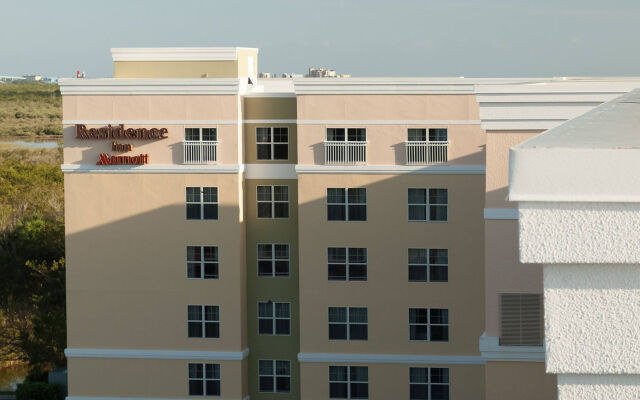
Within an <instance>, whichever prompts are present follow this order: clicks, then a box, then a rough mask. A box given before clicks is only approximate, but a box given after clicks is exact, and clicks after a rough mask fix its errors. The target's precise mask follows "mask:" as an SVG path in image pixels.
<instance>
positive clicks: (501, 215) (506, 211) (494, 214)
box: [484, 208, 518, 219]
mask: <svg viewBox="0 0 640 400" xmlns="http://www.w3.org/2000/svg"><path fill="white" fill-rule="evenodd" d="M484 219H518V209H517V208H485V209H484Z"/></svg>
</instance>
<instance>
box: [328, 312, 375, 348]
mask: <svg viewBox="0 0 640 400" xmlns="http://www.w3.org/2000/svg"><path fill="white" fill-rule="evenodd" d="M367 339H368V318H367V308H366V307H329V340H367Z"/></svg>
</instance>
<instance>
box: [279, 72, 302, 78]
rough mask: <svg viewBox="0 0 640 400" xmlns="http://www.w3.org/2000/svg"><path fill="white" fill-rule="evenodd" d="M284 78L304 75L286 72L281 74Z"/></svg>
mask: <svg viewBox="0 0 640 400" xmlns="http://www.w3.org/2000/svg"><path fill="white" fill-rule="evenodd" d="M281 77H282V78H302V77H304V75H302V74H295V73H293V72H285V73H284V74H282V75H281Z"/></svg>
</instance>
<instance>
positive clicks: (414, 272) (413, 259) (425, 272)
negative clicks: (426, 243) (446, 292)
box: [409, 249, 449, 282]
mask: <svg viewBox="0 0 640 400" xmlns="http://www.w3.org/2000/svg"><path fill="white" fill-rule="evenodd" d="M448 280H449V250H447V249H409V282H447V281H448Z"/></svg>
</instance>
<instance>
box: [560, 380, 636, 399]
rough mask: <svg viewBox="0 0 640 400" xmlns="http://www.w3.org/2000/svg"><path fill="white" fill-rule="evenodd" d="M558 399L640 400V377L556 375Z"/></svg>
mask: <svg viewBox="0 0 640 400" xmlns="http://www.w3.org/2000/svg"><path fill="white" fill-rule="evenodd" d="M558 398H560V399H579V400H614V399H615V400H621V399H640V376H638V375H558Z"/></svg>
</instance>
